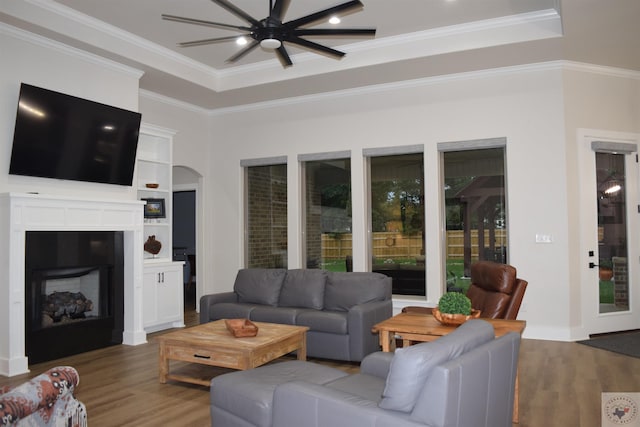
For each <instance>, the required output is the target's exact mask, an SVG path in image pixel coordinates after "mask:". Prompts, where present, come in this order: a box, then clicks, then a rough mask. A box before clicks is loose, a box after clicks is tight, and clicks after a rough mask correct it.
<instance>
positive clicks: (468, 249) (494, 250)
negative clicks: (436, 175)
mask: <svg viewBox="0 0 640 427" xmlns="http://www.w3.org/2000/svg"><path fill="white" fill-rule="evenodd" d="M504 158H505V152H504V147H497V148H480V149H467V150H460V151H447V152H444V153H443V165H444V168H443V170H444V197H445V209H446V215H445V217H446V236H445V239H446V240H445V241H446V244H445V245H446V269H447V289H448V290H462V291H464V292H466V290H467V288H468V287H469V280H468V279H469V276H470V266H471V263H472V262H474V261H478V260H490V261H496V262H501V263H506V262H507V237H508V234H507V210H506V206H507V205H506V194H505V173H504V171H505V161H504Z"/></svg>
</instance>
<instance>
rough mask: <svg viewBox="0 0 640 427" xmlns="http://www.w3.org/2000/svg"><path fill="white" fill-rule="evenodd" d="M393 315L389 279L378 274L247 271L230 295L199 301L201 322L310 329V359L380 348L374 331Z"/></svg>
mask: <svg viewBox="0 0 640 427" xmlns="http://www.w3.org/2000/svg"><path fill="white" fill-rule="evenodd" d="M391 315H392V302H391V278H389V277H387V276H385V275H383V274H378V273H361V272H355V273H336V272H327V271H325V270H312V269H299V270H286V269H261V268H256V269H244V270H240V271H239V272H238V275H237V277H236V281H235V283H234V286H233V291H232V292H223V293H217V294H210V295H204V296H203V297H202V298H201V299H200V323H206V322H210V321H212V320H218V319H233V318H247V319H250V320H253V321H257V322H270V323H281V324H288V325H299V326H308V327H309V331H308V332H307V355H308V356H309V357H318V358H326V359H336V360H345V361H357V362H359V361H361V360H362V359H363V358H364V357H365V356H366V355H367V354H369V353H372V352H374V351H377V350H379V339H378V335H377V334H373V333H372V332H371V328H372V326H373V325H375V324H376V323H378V322H381V321H383V320H385V319H388V318H389V317H391Z"/></svg>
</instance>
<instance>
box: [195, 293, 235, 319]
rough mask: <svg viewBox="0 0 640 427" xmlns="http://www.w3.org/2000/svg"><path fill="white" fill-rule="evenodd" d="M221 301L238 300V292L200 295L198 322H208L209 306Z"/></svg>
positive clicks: (209, 317)
mask: <svg viewBox="0 0 640 427" xmlns="http://www.w3.org/2000/svg"><path fill="white" fill-rule="evenodd" d="M222 302H238V294H236V293H235V292H233V291H230V292H220V293H217V294H209V295H203V296H202V297H200V323H207V322H210V321H211V306H212V305H214V304H219V303H222Z"/></svg>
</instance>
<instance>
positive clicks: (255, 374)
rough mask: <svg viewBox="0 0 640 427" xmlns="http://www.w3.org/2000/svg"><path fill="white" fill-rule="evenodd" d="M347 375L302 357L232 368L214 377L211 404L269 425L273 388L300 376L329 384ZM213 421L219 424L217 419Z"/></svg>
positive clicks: (264, 426) (260, 426)
mask: <svg viewBox="0 0 640 427" xmlns="http://www.w3.org/2000/svg"><path fill="white" fill-rule="evenodd" d="M347 375H348V374H347V373H346V372H343V371H341V370H339V369H334V368H331V367H328V366H324V365H319V364H317V363H311V362H303V361H298V360H294V361H288V362H281V363H274V364H271V365H266V366H261V367H259V368H256V369H250V370H248V371H238V372H231V373H228V374H224V375H219V376H217V377H215V378H213V379H212V380H211V393H210V399H211V406H212V407H216V408H220V409H222V410H224V411H226V412H228V413H231V414H234V415H235V416H237V417H238V418H240V419H241V420H244V421H246V424H244V423H243V424H242V425H253V426H257V427H269V426H271V412H272V407H273V392H274V390H275V389H276V387H277V386H278V385H280V384H284V383H286V382H289V381H296V380H303V381H306V382H309V383H313V384H326V383H328V382H330V381H334V380H336V379H338V378H341V377H345V376H347ZM221 390H223V391H224V392H223V393H220V392H219V391H221ZM212 413H213V411H212ZM212 421H213V424H215V422H216V420H212Z"/></svg>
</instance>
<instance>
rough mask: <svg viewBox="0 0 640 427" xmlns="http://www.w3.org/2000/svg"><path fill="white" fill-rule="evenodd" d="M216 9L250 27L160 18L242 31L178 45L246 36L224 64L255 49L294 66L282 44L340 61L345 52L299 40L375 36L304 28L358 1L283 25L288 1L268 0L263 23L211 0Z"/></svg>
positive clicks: (346, 30) (367, 30) (360, 30)
mask: <svg viewBox="0 0 640 427" xmlns="http://www.w3.org/2000/svg"><path fill="white" fill-rule="evenodd" d="M211 1H212V2H214V3H215V4H217V5H218V6H220V7H222V8H224V9H226V10H227V11H229V12H231V13H232V14H234V15H236V16H237V17H239V18H240V19H242V20H243V21H247V23H248V24H250V25H249V26H242V25H230V24H224V23H220V22H212V21H204V20H201V19H193V18H184V17H181V16H175V15H166V14H163V15H162V19H166V20H168V21H175V22H182V23H186V24H195V25H203V26H207V27H215V28H224V29H229V30H236V31H242V32H244V34H242V35H240V36H238V35H234V36H227V37H217V38H211V39H204V40H194V41H190V42H183V43H178V45H179V46H181V47H191V46H202V45H207V44H212V43H219V42H225V41H231V40H237V39H238V37H241V36H245V37H247V38H251V39H252V40H251V41H250V42H249V43H248V44H247V46H246V47H244V48H243V49H242V50H240V51H239V52H238V53H236V54H235V55H233V56H231V57H230V58H229V59H227V61H226V62H231V63H233V62H236V61H237V60H239V59H240V58H242V57H244V56H245V55H246V54H247V53H249V52H251V51H252V50H253V49H255V48H256V47H258V46H261V47H262V48H264V49H269V50H275V52H276V55H277V56H278V58H279V59H280V61H281V62H282V64H283V65H284V66H290V65H293V62H291V58H290V57H289V53H288V52H287V50H286V49H285V45H284V43H291V44H295V45H298V46H302V47H304V48H306V49H309V50H311V51H314V52H316V53H323V54H327V55H330V56H333V57H335V58H338V59H339V58H342V57H343V56H344V55H345V53H344V52H341V51H339V50H336V49H332V48H330V47H328V46H324V45H321V44H318V43H315V42H312V41H310V40H307V39H304V38H302V36H373V35H375V33H376V29H375V28H315V29H314V28H307V27H306V26H309V25H314V24H315V23H317V22H318V21H321V20H324V19H326V18H328V17H332V16H337V15H340V14H344V13H348V12H354V11H355V10H356V9H360V8H362V7H363V6H364V5H363V4H362V2H361V1H360V0H352V1H348V2H346V3H342V4H339V5H337V6H333V7H330V8H328V9H324V10H321V11H319V12H315V13H312V14H310V15H306V16H303V17H302V18H298V19H294V20H292V21H288V22H282V20H283V18H284V15H285V13H286V11H287V9H288V8H289V4H290V2H291V0H275V3H274V2H273V0H269V16H267V17H266V18H264V19H262V20H257V19H255V18H253V17H252V16H251V15H249V14H248V13H246V12H244V11H243V10H242V9H240V8H238V7H237V6H235V5H233V4H232V3H230V2H229V1H227V0H211Z"/></svg>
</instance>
